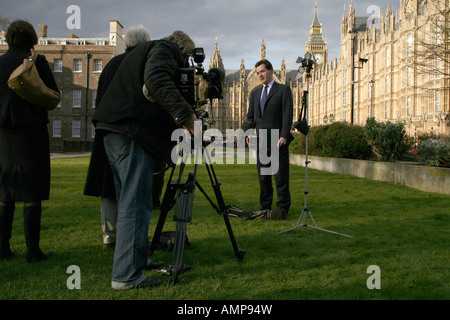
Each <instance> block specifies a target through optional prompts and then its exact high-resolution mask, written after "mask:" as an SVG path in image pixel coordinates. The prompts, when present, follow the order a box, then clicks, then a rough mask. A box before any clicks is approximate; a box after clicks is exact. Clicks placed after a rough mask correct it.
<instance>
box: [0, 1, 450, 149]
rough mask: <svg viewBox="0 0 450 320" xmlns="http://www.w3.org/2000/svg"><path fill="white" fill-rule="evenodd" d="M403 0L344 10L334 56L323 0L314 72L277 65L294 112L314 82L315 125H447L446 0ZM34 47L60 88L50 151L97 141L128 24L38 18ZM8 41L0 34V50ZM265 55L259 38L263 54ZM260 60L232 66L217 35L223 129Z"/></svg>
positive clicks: (311, 111) (414, 131) (242, 105)
mask: <svg viewBox="0 0 450 320" xmlns="http://www.w3.org/2000/svg"><path fill="white" fill-rule="evenodd" d="M399 1H400V8H399V10H398V12H396V13H394V12H393V10H392V8H391V7H390V6H389V7H388V8H387V10H386V12H384V13H383V12H381V11H380V12H379V15H372V16H370V17H360V16H357V15H356V12H355V9H354V7H353V2H351V4H350V5H349V7H348V10H345V9H344V13H343V15H342V20H341V26H340V29H341V44H340V53H339V56H338V57H333V58H332V57H329V54H328V48H327V43H326V41H325V40H324V38H323V32H324V30H323V29H322V24H321V23H320V19H319V13H318V7H317V2H316V7H315V12H314V17H313V22H312V24H311V27H310V36H309V38H308V41H307V43H306V46H305V50H304V52H303V54H305V53H306V52H309V53H311V54H313V55H314V57H315V58H316V60H317V63H319V62H320V64H317V65H316V66H315V67H314V68H313V70H312V72H311V77H310V78H309V81H310V82H309V87H306V82H305V81H306V78H305V75H303V76H299V73H298V72H297V70H286V65H285V61H284V60H283V61H281V68H280V70H275V73H274V78H275V81H277V82H280V83H284V84H287V85H289V86H290V87H291V90H292V94H293V100H294V121H296V120H297V119H298V117H299V114H300V111H301V107H302V106H301V100H302V95H303V92H304V90H306V88H309V104H308V105H309V108H308V119H309V124H310V125H311V126H318V125H322V124H329V123H332V122H335V121H343V122H349V123H353V124H357V125H364V124H365V123H366V120H367V118H368V117H375V119H376V120H377V121H380V122H384V121H392V122H397V121H402V122H404V123H405V124H406V126H405V127H406V130H407V131H408V134H410V135H412V136H417V135H418V134H420V133H424V132H427V133H434V134H450V130H449V122H450V112H449V105H450V64H449V61H450V59H449V49H448V46H449V44H450V43H449V39H448V33H449V32H448V31H449V21H448V8H449V0H440V1H436V0H433V1H431V0H416V1H411V0H399ZM427 44H430V45H434V47H433V46H432V48H434V49H433V50H430V49H429V48H430V47H427V46H426V45H427ZM35 49H36V51H38V52H39V53H41V54H44V55H45V56H46V58H47V60H48V62H49V64H50V67H51V68H52V69H53V71H54V76H55V79H56V81H57V83H58V85H59V88H60V90H61V94H62V101H61V104H60V105H59V106H58V107H57V108H56V109H55V110H53V111H51V112H49V118H50V123H49V133H50V143H51V151H52V152H77V151H89V150H91V145H92V142H93V137H94V129H93V126H92V123H91V117H92V115H93V113H94V110H95V97H96V89H97V82H98V79H99V76H100V74H101V71H102V68H103V67H104V66H105V65H106V64H107V63H108V62H109V60H110V59H111V58H112V57H114V56H115V55H117V54H120V53H122V52H124V51H125V41H124V35H123V27H122V25H121V24H120V23H119V22H118V21H114V20H112V21H110V30H109V37H108V38H78V37H77V36H75V35H70V36H69V37H68V38H50V37H48V36H47V27H46V26H45V25H40V26H39V44H38V45H37V46H36V48H35ZM6 50H7V45H6V42H5V40H4V36H3V37H2V35H1V34H0V54H2V53H4V52H5V51H6ZM299 55H301V53H299ZM265 57H266V46H265V42H264V40H262V42H261V47H260V58H261V59H263V58H265ZM269 60H270V59H269ZM271 62H272V64H274V65H276V64H277V63H278V61H271ZM255 63H256V61H251V62H250V66H251V68H246V63H245V60H244V58H242V60H241V65H240V67H239V69H227V68H225V66H224V65H223V61H222V56H221V53H220V49H219V43H218V40H217V39H216V43H215V50H214V52H213V53H212V55H211V58H210V61H209V69H211V68H214V67H220V68H223V69H224V70H225V80H224V84H223V99H219V100H217V99H215V100H213V101H212V102H211V106H210V110H209V115H210V116H209V118H208V119H206V121H208V123H209V126H210V127H213V128H217V129H219V130H221V131H222V133H223V134H225V130H226V129H238V128H240V127H241V126H242V122H243V121H244V120H245V119H246V115H247V110H248V103H249V97H250V94H251V92H252V90H254V89H256V88H257V87H258V86H260V85H261V84H260V81H259V80H258V78H257V75H256V71H255V68H254V64H255ZM87 70H88V72H86V71H87Z"/></svg>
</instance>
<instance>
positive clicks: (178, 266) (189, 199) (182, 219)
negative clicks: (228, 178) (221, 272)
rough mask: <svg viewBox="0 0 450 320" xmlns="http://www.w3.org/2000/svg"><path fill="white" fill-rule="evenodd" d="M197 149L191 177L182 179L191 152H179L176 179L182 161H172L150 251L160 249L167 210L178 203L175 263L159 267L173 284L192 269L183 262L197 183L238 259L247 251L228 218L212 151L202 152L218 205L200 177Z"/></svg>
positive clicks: (173, 261) (176, 207)
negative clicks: (218, 217)
mask: <svg viewBox="0 0 450 320" xmlns="http://www.w3.org/2000/svg"><path fill="white" fill-rule="evenodd" d="M204 148H205V146H204V144H203V145H202V148H201V150H202V151H203V150H204ZM194 150H196V154H195V157H194V158H195V164H194V171H193V172H190V173H189V174H188V178H187V181H186V182H185V183H182V182H181V179H182V175H183V172H184V169H185V167H186V159H187V156H189V155H180V157H182V161H181V163H180V164H179V168H180V171H179V176H178V180H177V181H172V178H173V175H174V172H175V169H176V166H177V162H179V161H176V162H174V164H173V165H172V171H171V173H170V177H169V181H168V183H167V188H166V191H165V193H164V197H163V201H162V203H161V214H160V217H159V220H158V224H157V227H156V230H155V233H154V236H153V239H152V242H151V244H150V250H149V251H150V253H149V254H150V255H152V254H153V253H154V251H155V250H157V249H158V247H159V240H160V236H161V231H162V229H163V226H164V223H165V221H166V217H167V213H168V211H169V210H170V209H171V208H172V207H173V206H174V205H175V209H174V221H176V232H175V240H174V247H173V255H172V264H171V265H170V266H164V267H162V268H161V269H160V270H159V271H160V272H161V273H164V274H166V275H168V276H172V277H173V282H174V284H177V283H178V281H179V280H178V276H179V275H180V274H182V273H184V272H186V271H189V270H191V267H190V266H187V265H184V264H183V255H184V248H185V239H186V227H187V223H188V222H190V221H191V219H192V208H193V203H194V190H195V187H196V186H197V187H198V189H199V190H200V191H201V192H202V193H203V195H204V196H205V197H206V199H207V200H208V201H209V203H210V204H211V206H212V207H213V209H214V210H216V212H217V213H218V214H219V215H221V216H222V217H223V219H224V222H225V225H226V228H227V231H228V235H229V237H230V240H231V244H232V246H233V250H234V254H235V255H236V257H237V260H238V262H241V261H243V259H244V254H245V251H244V250H242V249H239V248H238V246H237V243H236V239H235V237H234V234H233V230H232V228H231V224H230V221H229V218H228V213H227V207H226V206H225V202H224V199H223V196H222V192H221V190H220V182H219V181H218V180H217V176H216V174H215V171H214V167H213V165H212V163H211V159H210V158H209V154H208V153H207V152H203V154H206V155H207V159H205V166H206V169H207V171H208V176H209V179H210V181H211V186H212V188H213V190H214V193H215V196H216V199H217V203H218V205H216V204H215V203H214V202H213V201H212V200H211V198H210V197H208V195H207V194H206V192H205V190H204V189H203V188H202V186H201V185H200V183H199V182H198V181H197V167H198V161H197V160H198V159H199V158H198V157H199V156H201V152H200V150H198V149H194ZM178 160H179V159H178Z"/></svg>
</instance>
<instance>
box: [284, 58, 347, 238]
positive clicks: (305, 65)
mask: <svg viewBox="0 0 450 320" xmlns="http://www.w3.org/2000/svg"><path fill="white" fill-rule="evenodd" d="M311 58H312V55H311V54H310V53H307V54H306V55H305V58H304V59H302V58H299V59H298V60H297V63H299V62H301V63H302V65H301V66H300V67H299V73H304V72H306V91H304V92H303V100H302V104H303V105H302V112H301V113H300V118H299V120H298V121H297V122H296V123H294V127H295V128H296V129H297V130H299V131H300V132H301V133H303V134H305V136H306V140H305V199H304V207H303V211H302V213H301V214H300V217H299V218H298V221H297V224H296V225H295V227H293V228H290V229H287V230H284V231H280V232H278V233H277V234H280V233H284V232H288V231H291V230H295V229H298V228H303V227H309V228H314V229H317V230H320V231H325V232H329V233H334V234H337V235H341V236H344V237H349V238H351V236H349V235H346V234H343V233H338V232H334V231H330V230H327V229H322V228H319V227H318V226H317V224H316V221H315V220H314V217H313V216H312V214H311V210H309V208H308V193H309V191H308V166H309V164H310V163H311V161H309V160H308V135H309V126H308V94H309V81H310V80H309V79H310V78H311V70H312V68H313V65H314V64H315V61H314V60H312V59H311ZM302 114H304V115H303V120H302V119H301V117H302ZM308 215H309V217H310V218H311V220H312V222H313V223H314V225H309V224H308V223H307V218H308ZM302 221H303V223H301V222H302Z"/></svg>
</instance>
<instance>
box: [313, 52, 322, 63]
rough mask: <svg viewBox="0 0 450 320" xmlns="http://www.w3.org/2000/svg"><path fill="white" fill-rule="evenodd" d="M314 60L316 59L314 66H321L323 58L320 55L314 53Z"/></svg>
mask: <svg viewBox="0 0 450 320" xmlns="http://www.w3.org/2000/svg"><path fill="white" fill-rule="evenodd" d="M314 58H315V59H316V64H321V63H322V62H323V56H322V55H321V54H320V53H316V54H315V55H314Z"/></svg>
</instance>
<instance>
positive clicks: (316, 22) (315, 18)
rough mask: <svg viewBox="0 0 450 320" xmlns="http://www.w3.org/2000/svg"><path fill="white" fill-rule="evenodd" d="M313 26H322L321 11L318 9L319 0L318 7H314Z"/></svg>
mask: <svg viewBox="0 0 450 320" xmlns="http://www.w3.org/2000/svg"><path fill="white" fill-rule="evenodd" d="M311 27H315V28H322V24H321V23H320V21H319V13H318V11H317V0H316V8H315V9H314V20H313V24H312V25H311Z"/></svg>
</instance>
